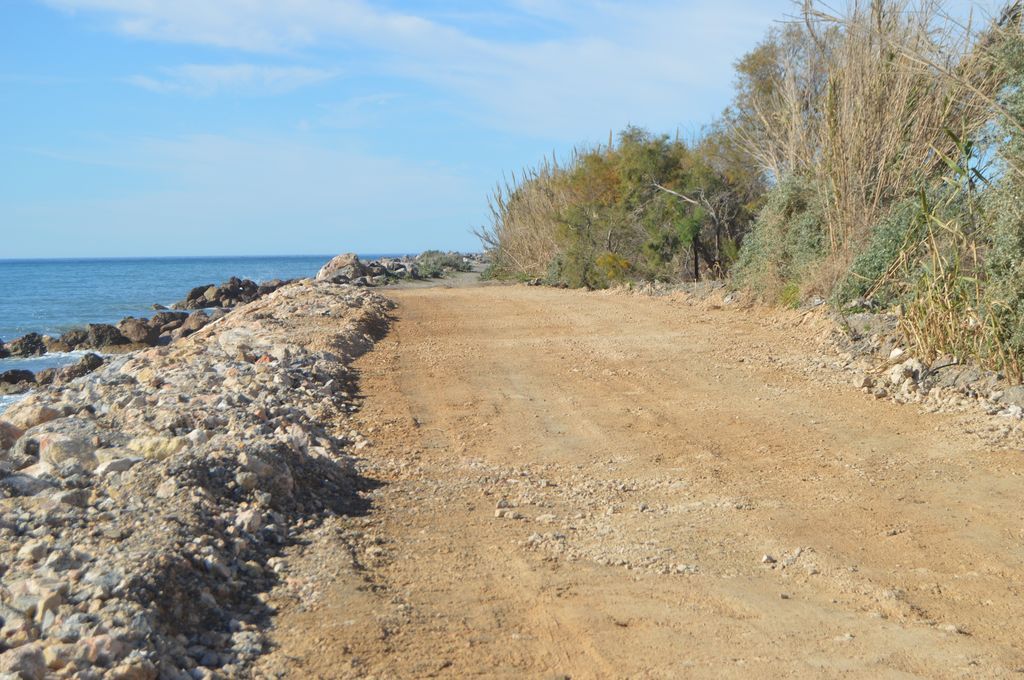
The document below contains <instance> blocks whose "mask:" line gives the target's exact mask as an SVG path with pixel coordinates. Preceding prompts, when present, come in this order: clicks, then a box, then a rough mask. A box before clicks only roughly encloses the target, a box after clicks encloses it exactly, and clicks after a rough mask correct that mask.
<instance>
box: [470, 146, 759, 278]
mask: <svg viewBox="0 0 1024 680" xmlns="http://www.w3.org/2000/svg"><path fill="white" fill-rule="evenodd" d="M724 144H725V142H724V140H723V139H722V138H721V137H720V136H719V134H718V133H712V134H708V135H706V136H705V137H703V138H701V139H698V140H696V141H695V142H693V143H690V144H688V143H686V142H684V141H682V140H680V139H678V138H676V139H670V138H669V137H668V136H667V135H653V134H651V133H649V132H647V131H646V130H642V129H640V128H635V127H631V128H627V129H626V130H624V131H622V132H621V133H620V134H619V136H618V140H609V144H608V145H607V146H598V147H594V148H590V149H578V150H576V151H575V152H574V153H573V155H572V157H571V158H570V159H569V161H568V162H567V163H564V164H561V165H560V164H559V163H558V161H557V160H556V159H551V160H549V161H545V162H543V163H542V164H541V165H540V166H539V167H538V168H535V169H532V170H528V171H526V172H525V173H523V174H522V175H521V176H519V177H518V178H517V177H515V176H513V177H512V179H511V181H509V182H507V183H506V184H504V185H502V186H499V187H498V188H497V189H496V191H495V192H494V195H493V197H492V201H491V210H492V215H493V219H492V222H491V224H490V225H489V226H488V227H487V228H485V229H484V230H482V231H481V232H480V234H479V235H480V237H481V239H482V240H483V241H484V244H485V245H486V246H487V248H488V249H489V250H490V251H491V255H492V258H493V260H494V265H495V270H496V272H497V273H499V274H505V275H507V276H522V277H530V278H534V277H535V278H543V279H545V280H546V281H548V282H549V283H552V284H564V285H568V286H573V287H582V286H585V287H588V288H601V287H605V286H607V285H609V284H610V283H615V282H619V281H625V280H630V279H651V280H675V279H680V278H696V279H699V278H700V277H701V276H708V275H710V276H720V275H722V274H723V273H724V272H726V271H727V270H728V269H729V267H730V266H731V264H732V262H733V261H734V260H735V258H736V256H737V253H738V249H739V244H740V242H741V240H742V237H743V234H744V233H745V232H746V229H747V225H748V224H749V223H750V221H751V219H752V218H753V213H754V210H755V209H756V207H757V204H758V203H757V202H758V200H759V196H760V194H761V193H762V179H761V178H760V175H759V173H757V172H756V171H752V170H750V169H743V168H741V167H739V166H738V165H732V162H733V161H732V160H731V159H730V158H729V157H728V156H727V155H726V153H725V152H724V151H723V150H722V146H721V145H724Z"/></svg>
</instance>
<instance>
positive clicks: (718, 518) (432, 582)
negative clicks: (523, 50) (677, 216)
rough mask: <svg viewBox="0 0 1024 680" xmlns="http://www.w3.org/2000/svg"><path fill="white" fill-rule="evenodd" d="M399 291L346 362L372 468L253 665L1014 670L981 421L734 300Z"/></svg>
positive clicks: (1016, 544)
mask: <svg viewBox="0 0 1024 680" xmlns="http://www.w3.org/2000/svg"><path fill="white" fill-rule="evenodd" d="M394 298H395V299H396V300H397V301H398V303H399V307H398V309H397V310H396V312H395V314H396V319H397V320H396V323H395V325H394V327H393V330H392V332H391V333H390V335H389V336H388V337H387V338H386V339H385V340H384V341H383V342H382V343H381V344H380V345H379V347H378V348H377V349H376V350H375V351H373V352H372V353H370V354H369V355H367V356H366V357H364V358H363V359H362V360H361V363H360V366H359V367H360V369H361V373H362V382H361V386H362V390H363V392H364V394H365V395H366V401H365V406H364V408H363V410H362V412H361V414H360V416H359V417H360V419H361V421H362V432H363V433H364V434H366V435H367V436H368V437H369V439H370V440H372V444H371V445H369V446H367V447H366V448H364V449H363V450H362V451H361V452H360V455H363V456H365V457H366V459H367V466H368V467H367V470H366V474H367V476H369V477H371V478H375V479H378V480H380V481H381V482H382V485H381V486H380V487H379V488H378V489H376V490H375V491H374V492H372V493H371V494H370V495H369V497H370V499H371V500H372V504H373V510H372V511H371V512H370V514H369V515H368V516H367V517H364V518H353V519H352V520H351V521H350V522H349V523H348V524H345V523H342V524H339V525H338V526H336V527H333V528H332V527H327V528H324V529H323V530H322V531H321V532H320V533H319V534H318V535H319V536H320V538H319V539H318V540H316V541H314V542H312V543H311V544H309V545H307V546H305V547H304V548H303V549H302V550H298V551H296V552H295V553H294V555H293V556H292V557H291V558H290V559H291V560H292V563H293V565H294V567H295V570H296V573H297V574H299V576H297V577H295V578H294V579H292V583H291V586H292V592H294V593H297V594H296V595H295V596H294V597H292V598H291V599H288V598H282V599H280V600H279V601H278V603H277V604H278V607H279V610H280V613H279V616H278V617H277V622H276V631H275V640H276V642H277V644H278V645H279V649H278V651H277V652H275V653H274V654H272V655H270V657H268V659H267V661H266V663H265V665H264V666H263V667H262V668H261V670H260V672H261V673H262V674H265V675H278V676H287V677H295V678H306V677H363V676H367V677H379V678H385V677H387V678H391V677H432V676H439V677H468V676H475V677H537V678H556V677H571V678H618V677H643V678H646V677H652V678H677V677H715V678H717V677H769V676H776V677H835V676H842V677H864V678H878V677H928V678H932V677H972V678H973V677H1010V676H1016V674H1018V673H1020V672H1022V671H1024V597H1022V591H1024V484H1022V477H1021V475H1022V472H1024V458H1022V456H1021V454H1020V452H1019V451H1014V450H1006V449H1004V450H997V449H995V448H993V447H990V446H984V445H982V444H980V443H979V442H980V441H981V440H980V439H978V438H977V437H976V436H975V435H973V434H967V433H966V431H967V430H971V429H976V427H977V426H978V425H979V423H980V422H981V421H980V420H977V419H974V420H972V419H971V418H965V417H964V416H951V415H941V414H925V413H921V412H919V411H918V409H916V408H915V407H912V406H899V405H895V404H892V403H889V402H885V401H876V400H874V399H872V398H871V397H869V396H868V395H865V394H862V393H861V392H858V391H856V390H854V389H853V388H852V387H849V386H847V385H846V384H824V383H823V381H821V380H820V379H818V378H816V374H815V372H813V371H812V372H806V371H804V370H801V369H800V367H801V366H805V365H812V364H813V363H815V362H817V358H816V357H815V356H814V353H815V351H816V349H815V347H814V346H813V343H812V342H811V338H810V333H809V332H808V331H806V330H803V329H802V328H801V327H797V326H795V325H792V324H773V323H769V317H767V316H766V315H765V314H764V313H759V312H756V311H749V310H748V311H725V310H715V309H707V308H701V307H699V306H693V305H687V304H684V303H682V302H680V301H675V300H671V299H662V298H639V297H627V296H623V295H599V294H586V293H582V292H572V291H559V290H550V289H537V288H526V287H495V288H464V289H447V290H446V289H425V290H407V291H397V292H396V293H395V294H394ZM828 371H829V369H828V368H822V369H821V371H820V372H819V374H818V375H823V374H826V373H827V372H828ZM999 426H1000V427H1001V426H1002V425H999ZM496 515H500V516H496ZM346 536H347V537H349V538H352V537H353V536H355V537H356V538H357V539H359V541H361V543H360V544H359V545H361V546H363V547H360V548H359V550H358V551H357V552H356V553H355V554H350V553H349V552H348V551H346V550H345V549H344V548H343V547H341V546H343V545H344V541H343V540H342V538H343V537H346Z"/></svg>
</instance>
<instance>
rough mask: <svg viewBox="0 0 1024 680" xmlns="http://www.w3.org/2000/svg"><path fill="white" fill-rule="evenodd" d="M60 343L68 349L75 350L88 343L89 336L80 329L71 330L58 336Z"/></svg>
mask: <svg viewBox="0 0 1024 680" xmlns="http://www.w3.org/2000/svg"><path fill="white" fill-rule="evenodd" d="M60 342H61V343H62V344H64V345H65V346H67V347H68V349H76V348H78V347H81V346H82V345H85V344H86V343H88V342H89V334H88V333H86V332H85V331H84V330H83V329H81V328H73V329H72V330H70V331H68V332H67V333H65V334H64V335H62V336H60Z"/></svg>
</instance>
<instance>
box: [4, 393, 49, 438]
mask: <svg viewBox="0 0 1024 680" xmlns="http://www.w3.org/2000/svg"><path fill="white" fill-rule="evenodd" d="M63 417H64V413H63V412H61V411H58V410H57V409H55V408H50V407H49V406H43V405H42V404H37V403H36V402H35V401H33V400H32V397H29V398H28V399H26V400H25V401H22V402H19V403H17V404H14V405H12V406H10V407H8V409H7V410H6V411H4V413H3V418H4V420H6V421H7V422H8V423H10V424H11V425H13V426H14V427H15V428H17V429H19V430H22V431H25V430H27V429H29V428H32V427H35V426H36V425H42V424H43V423H48V422H50V421H52V420H57V419H58V418H63Z"/></svg>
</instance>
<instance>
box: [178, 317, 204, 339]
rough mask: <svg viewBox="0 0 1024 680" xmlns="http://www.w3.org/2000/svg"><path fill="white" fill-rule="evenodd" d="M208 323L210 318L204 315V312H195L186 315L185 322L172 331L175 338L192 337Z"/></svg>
mask: <svg viewBox="0 0 1024 680" xmlns="http://www.w3.org/2000/svg"><path fill="white" fill-rule="evenodd" d="M209 322H210V317H209V316H207V315H206V312H203V311H195V312H192V313H191V314H189V315H188V318H187V319H185V322H184V323H183V324H181V326H179V327H178V329H177V330H176V331H174V336H175V338H187V337H188V336H190V335H192V334H193V333H195V332H196V331H198V330H199V329H200V328H202V327H203V326H205V325H206V324H208V323H209Z"/></svg>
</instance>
